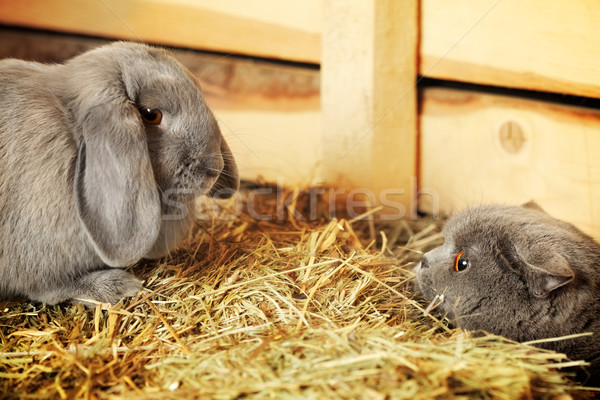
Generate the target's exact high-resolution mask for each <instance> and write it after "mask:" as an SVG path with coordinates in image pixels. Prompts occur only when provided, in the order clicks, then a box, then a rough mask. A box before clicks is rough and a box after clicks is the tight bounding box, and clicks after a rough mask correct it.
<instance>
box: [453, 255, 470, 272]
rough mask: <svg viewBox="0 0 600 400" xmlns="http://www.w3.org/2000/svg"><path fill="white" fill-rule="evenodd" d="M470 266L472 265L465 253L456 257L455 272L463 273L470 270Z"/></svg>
mask: <svg viewBox="0 0 600 400" xmlns="http://www.w3.org/2000/svg"><path fill="white" fill-rule="evenodd" d="M470 265H471V263H470V262H469V259H468V258H467V257H466V256H465V253H463V252H462V251H459V252H458V253H456V256H455V257H454V270H455V271H456V272H462V271H464V270H466V269H467V268H469V266H470Z"/></svg>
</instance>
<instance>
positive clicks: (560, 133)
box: [420, 88, 600, 239]
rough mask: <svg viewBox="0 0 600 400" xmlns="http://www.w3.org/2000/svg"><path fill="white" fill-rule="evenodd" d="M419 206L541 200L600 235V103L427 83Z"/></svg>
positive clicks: (549, 208)
mask: <svg viewBox="0 0 600 400" xmlns="http://www.w3.org/2000/svg"><path fill="white" fill-rule="evenodd" d="M422 98H423V105H422V114H421V117H420V126H421V138H422V143H421V146H422V147H421V148H422V166H421V172H422V175H421V176H422V187H421V193H422V194H423V195H422V196H421V199H420V200H421V203H420V205H421V207H422V209H424V210H426V211H429V212H431V211H435V208H436V202H439V207H440V210H441V211H442V212H452V211H454V210H459V209H462V208H464V207H466V206H473V205H476V204H480V203H488V202H494V203H506V204H520V203H523V202H526V201H529V200H535V201H537V202H538V203H539V204H540V205H541V206H542V207H543V208H545V209H546V211H548V212H549V213H550V214H551V215H553V216H556V217H558V218H561V219H564V220H567V221H570V222H572V223H574V224H575V225H577V226H578V227H580V228H581V229H583V230H584V231H586V232H588V233H590V234H592V235H594V236H595V237H596V238H599V239H600V201H599V199H600V157H598V154H600V111H599V110H591V109H585V108H578V107H569V106H564V105H558V104H553V103H546V102H542V101H534V100H524V99H518V98H512V97H505V96H498V95H490V94H482V93H476V92H467V91H458V90H449V89H439V88H429V89H426V90H425V91H424V93H423V96H422Z"/></svg>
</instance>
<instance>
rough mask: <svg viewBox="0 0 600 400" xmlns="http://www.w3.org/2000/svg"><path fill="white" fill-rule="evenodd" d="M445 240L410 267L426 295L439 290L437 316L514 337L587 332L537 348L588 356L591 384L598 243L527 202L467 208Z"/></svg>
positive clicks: (599, 348)
mask: <svg viewBox="0 0 600 400" xmlns="http://www.w3.org/2000/svg"><path fill="white" fill-rule="evenodd" d="M444 238H445V243H444V245H442V246H441V247H439V248H437V249H434V250H432V251H430V252H427V253H426V254H425V255H424V256H423V258H422V260H421V262H420V264H419V265H418V266H417V268H416V270H415V272H416V276H417V286H418V289H419V291H420V292H421V293H422V294H423V295H424V297H425V298H426V299H428V300H430V301H431V300H434V298H435V296H436V295H443V300H442V302H441V304H440V305H439V307H438V311H439V312H440V313H441V314H445V315H446V316H447V317H448V318H450V320H451V321H452V322H453V324H454V325H457V326H461V327H463V328H466V329H469V330H483V331H488V332H491V333H494V334H498V335H502V336H505V337H507V338H509V339H512V340H516V341H521V342H522V341H530V340H536V339H546V338H556V337H562V336H567V335H571V334H577V333H584V332H593V333H594V335H592V336H584V337H580V338H576V339H568V340H559V341H556V342H549V343H544V344H539V346H541V347H545V348H549V349H552V350H555V351H558V352H561V353H566V354H567V355H568V356H569V357H570V358H572V359H575V360H580V359H585V360H587V361H588V362H590V366H589V368H588V372H589V373H590V375H591V377H592V379H591V380H590V381H589V382H592V383H594V384H597V383H598V376H599V374H600V337H598V336H599V334H600V245H599V244H598V243H597V242H595V241H594V240H593V239H592V238H591V237H589V236H588V235H586V234H584V233H583V232H581V231H580V230H578V229H577V228H576V227H575V226H573V225H571V224H569V223H566V222H563V221H560V220H557V219H555V218H553V217H551V216H549V215H548V214H546V213H545V212H544V211H543V210H542V209H541V208H540V207H539V206H537V205H536V204H534V203H528V204H526V205H524V206H522V207H516V206H490V205H488V206H480V207H475V208H470V209H467V210H465V211H463V212H461V213H459V214H457V215H455V216H453V217H451V218H450V219H449V220H448V221H447V222H446V224H445V226H444ZM459 252H462V254H460V255H459ZM458 257H460V261H461V262H462V265H460V266H459V267H460V268H458V269H457V267H456V261H457V258H458ZM579 373H580V378H582V377H583V379H582V380H586V379H587V378H588V375H587V374H586V373H585V372H584V371H579Z"/></svg>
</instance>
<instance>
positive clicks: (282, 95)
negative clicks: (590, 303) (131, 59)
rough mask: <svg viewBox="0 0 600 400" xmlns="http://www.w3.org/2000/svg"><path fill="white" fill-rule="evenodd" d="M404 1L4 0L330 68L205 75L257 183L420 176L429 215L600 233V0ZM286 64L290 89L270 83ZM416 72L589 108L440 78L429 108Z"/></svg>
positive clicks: (105, 33)
mask: <svg viewBox="0 0 600 400" xmlns="http://www.w3.org/2000/svg"><path fill="white" fill-rule="evenodd" d="M397 3H399V2H394V1H391V0H390V1H389V2H388V1H375V0H364V1H363V0H348V1H340V0H306V1H303V2H295V1H292V0H280V1H278V2H270V1H268V0H253V4H254V7H248V6H247V3H246V2H244V4H243V5H242V4H241V0H223V1H219V2H212V1H209V0H193V1H192V0H178V1H176V2H167V1H166V0H126V1H117V0H104V1H102V2H98V1H94V0H80V1H79V2H77V4H78V5H77V6H73V4H74V3H72V2H70V1H67V0H49V1H48V0H46V1H44V0H22V1H19V2H13V1H10V0H0V23H4V24H7V25H15V26H26V27H31V28H38V29H39V28H41V29H49V30H58V31H62V32H70V33H78V34H87V35H94V36H102V37H108V38H124V39H134V40H139V39H142V40H146V41H150V42H154V43H159V44H165V45H172V46H180V47H189V48H196V49H204V50H210V51H217V52H222V53H224V54H232V53H234V54H244V55H250V56H253V57H261V58H271V59H279V60H287V61H293V62H302V63H308V64H310V65H313V66H317V67H318V66H321V68H322V73H319V72H318V71H317V70H315V69H314V68H313V67H309V68H304V67H302V66H300V67H292V66H289V67H288V66H282V65H279V66H273V65H271V64H268V63H266V64H261V62H257V61H249V60H246V59H239V60H238V61H236V62H234V63H232V64H231V65H229V64H228V59H231V57H224V58H219V57H216V58H215V59H214V60H213V61H211V62H212V63H214V65H219V66H220V67H219V68H216V69H213V72H214V71H220V72H214V75H211V74H209V73H207V72H206V71H204V72H201V73H200V76H201V77H202V79H203V84H204V86H205V87H206V92H207V97H208V98H209V101H210V102H211V105H213V107H214V108H215V109H216V111H217V114H218V115H219V117H220V120H221V123H222V127H223V130H224V132H225V135H226V136H229V137H230V142H232V147H233V148H234V151H235V152H236V156H237V157H238V159H239V160H240V164H241V169H242V173H243V174H244V175H245V177H247V178H255V177H258V176H260V177H263V178H265V179H266V180H271V181H275V180H279V181H284V182H283V183H287V184H290V185H308V184H310V183H311V182H316V181H318V182H323V181H326V182H325V183H326V184H334V185H335V184H336V183H337V184H339V185H344V186H348V187H354V186H357V185H365V186H368V187H373V188H375V189H376V190H381V189H382V188H384V187H386V186H387V187H389V186H403V187H404V188H405V189H406V190H408V191H410V190H411V189H410V188H409V187H407V186H406V185H407V182H408V181H414V179H415V178H416V177H418V178H419V184H420V187H421V191H420V193H421V194H422V195H421V196H420V201H421V208H422V209H423V210H426V211H429V212H434V211H437V210H438V208H437V207H436V204H437V205H439V210H440V211H442V212H450V211H452V210H457V209H460V208H463V207H465V206H467V205H472V204H478V203H480V202H500V203H518V202H522V201H526V200H530V199H534V200H536V201H538V202H539V203H541V205H542V206H543V207H545V208H546V209H548V211H549V212H551V213H552V214H554V215H556V216H557V217H560V218H564V219H566V220H569V221H572V222H574V223H576V224H577V225H578V226H581V227H582V228H583V229H585V230H586V231H588V232H590V233H592V234H594V235H595V236H596V237H599V238H600V170H599V169H600V166H599V164H598V162H599V161H598V160H599V159H600V123H599V122H598V121H599V119H598V112H597V110H596V109H595V108H596V107H595V106H596V105H597V104H598V103H597V102H594V101H589V100H586V98H587V99H590V98H599V97H600V51H598V48H600V31H599V28H598V27H597V26H598V25H597V21H600V2H597V1H595V0H574V1H571V2H568V3H566V2H551V3H549V2H545V1H542V0H534V1H530V2H526V3H523V2H520V1H518V0H501V1H499V0H481V1H477V2H472V1H469V0H455V1H452V2H448V1H445V0H421V1H419V2H417V1H416V0H407V1H402V2H400V3H402V5H398V4H397ZM417 16H418V17H417ZM358 27H360V29H358ZM352 35H354V36H352ZM388 54H389V55H390V57H389V58H388V57H386V55H388ZM388 60H389V61H388ZM256 63H257V65H260V68H259V70H260V71H262V72H260V73H258V75H252V74H253V73H255V72H249V71H250V69H251V68H250V66H251V65H252V64H256ZM196 64H198V61H197V60H195V59H190V60H189V63H188V65H192V66H193V65H196ZM308 64H307V65H308ZM268 65H269V66H268ZM244 66H246V67H249V68H250V69H246V70H244V69H243V68H245V67H244ZM281 68H283V69H284V70H285V71H287V72H285V73H284V75H285V74H287V75H286V76H287V78H281V79H283V80H279V81H277V79H275V80H276V81H277V82H279V83H278V84H277V85H275V86H272V85H270V84H269V83H268V81H269V79H270V78H269V79H266V80H264V81H260V79H258V78H257V76H259V75H260V76H262V77H264V76H266V75H268V74H271V73H272V71H274V70H280V69H281ZM286 68H288V69H286ZM208 70H209V71H210V70H211V69H210V68H209V69H208ZM224 71H235V72H236V73H235V74H234V77H235V79H233V80H227V79H225V78H224V77H225V76H226V75H227V73H225V72H224ZM242 71H245V72H243V73H242ZM268 71H271V72H268ZM245 74H250V75H249V76H253V78H252V79H247V80H245V81H244V78H242V76H243V75H245ZM206 76H211V78H210V79H207V78H206ZM417 76H422V77H427V78H434V79H442V80H446V81H457V82H467V83H474V84H480V85H491V86H498V87H505V88H509V89H527V90H536V91H540V92H548V93H556V94H568V95H574V96H582V97H581V98H580V102H581V105H582V106H583V107H574V106H566V105H561V104H557V103H556V102H555V101H553V102H548V101H543V100H540V99H523V98H521V97H520V95H519V93H508V94H505V95H497V94H490V93H486V91H483V92H482V91H479V90H477V88H475V89H474V90H456V89H442V88H435V87H433V88H425V89H423V90H422V91H421V94H420V101H419V103H418V112H417V111H415V109H416V104H417V103H415V102H416V99H417V96H416V93H417V92H416V88H417V86H416V85H415V81H416V80H417ZM285 79H288V81H285ZM319 79H321V80H322V84H321V85H319V83H318V81H319ZM255 80H258V81H260V82H262V83H261V84H258V85H256V84H253V82H254V81H255ZM242 82H245V83H242ZM291 82H293V83H291ZM411 84H412V85H411ZM263 85H264V86H266V87H271V88H274V89H272V90H271V89H265V90H264V91H262V89H261V88H262V86H263ZM319 86H320V89H321V90H322V93H321V94H319ZM275 87H276V88H275ZM303 87H304V88H309V89H307V90H305V91H303V90H302V88H303ZM284 88H285V89H284ZM403 99H406V100H403ZM554 100H556V99H554ZM559 100H560V99H559ZM590 105H591V106H593V107H586V106H590ZM390 110H393V112H392V111H390ZM411 116H412V117H411ZM415 117H416V118H417V119H416V120H415V119H414V118H415ZM411 118H412V119H411ZM417 127H418V131H417ZM362 132H364V133H362ZM417 132H418V133H419V134H420V140H419V141H417V138H418V135H417ZM363 136H364V137H365V138H366V139H361V140H359V141H358V142H359V145H358V146H359V151H358V152H356V153H353V154H354V155H355V157H351V158H349V159H346V158H345V157H340V154H341V155H344V154H346V153H347V150H348V148H350V147H352V146H353V145H354V144H355V143H356V142H357V140H356V139H357V138H362V137H363ZM418 146H420V148H419V147H418ZM416 159H418V160H416ZM416 161H418V164H417V162H416ZM377 171H381V173H380V174H377V173H376V172H377ZM355 177H358V179H353V178H355ZM417 194H418V193H413V192H410V193H408V197H410V198H406V199H404V201H405V204H406V205H407V207H410V201H411V200H412V199H413V198H414V196H415V195H417Z"/></svg>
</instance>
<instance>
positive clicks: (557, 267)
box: [515, 248, 575, 297]
mask: <svg viewBox="0 0 600 400" xmlns="http://www.w3.org/2000/svg"><path fill="white" fill-rule="evenodd" d="M515 250H516V251H517V254H518V257H519V258H520V259H521V262H522V263H523V264H524V265H525V268H526V271H525V279H526V280H527V285H528V287H529V290H530V292H531V293H532V294H533V295H534V296H535V297H546V296H548V294H549V293H550V292H552V291H553V290H556V289H558V288H560V287H562V286H564V285H566V284H567V283H569V282H571V281H572V280H573V278H574V277H575V272H574V271H573V269H572V268H571V266H570V265H569V262H568V261H567V260H566V259H565V258H564V257H563V256H562V255H561V254H560V253H558V252H557V251H555V250H549V251H547V250H546V251H543V250H542V249H536V250H533V251H532V250H531V249H517V248H515Z"/></svg>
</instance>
